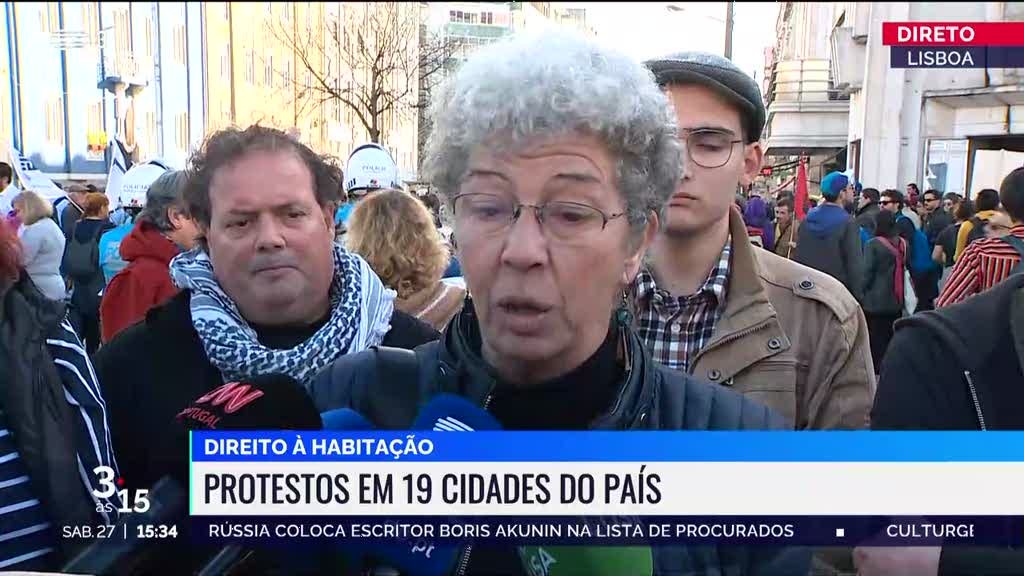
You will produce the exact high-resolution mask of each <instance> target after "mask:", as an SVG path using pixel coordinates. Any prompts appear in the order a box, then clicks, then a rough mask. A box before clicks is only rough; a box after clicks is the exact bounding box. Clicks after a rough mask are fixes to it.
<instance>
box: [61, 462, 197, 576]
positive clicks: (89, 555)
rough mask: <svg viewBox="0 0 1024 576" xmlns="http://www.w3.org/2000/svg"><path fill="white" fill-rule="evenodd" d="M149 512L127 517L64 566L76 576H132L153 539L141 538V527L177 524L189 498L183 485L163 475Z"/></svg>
mask: <svg viewBox="0 0 1024 576" xmlns="http://www.w3.org/2000/svg"><path fill="white" fill-rule="evenodd" d="M148 498H149V509H148V510H146V511H145V512H133V513H131V514H124V515H122V516H121V519H120V520H119V521H118V522H117V524H115V525H114V531H113V533H112V535H111V537H110V538H104V539H102V540H97V541H96V542H94V543H92V544H91V545H90V546H89V547H88V548H86V549H85V550H82V552H81V553H79V554H78V556H76V557H75V558H74V559H72V560H71V561H70V562H68V563H67V564H65V565H64V567H63V568H62V569H61V572H64V573H73V574H131V573H133V572H134V571H135V570H136V569H137V568H138V567H139V565H140V564H142V563H143V561H145V560H146V554H145V549H146V548H150V550H152V547H151V546H150V545H151V544H152V543H153V540H148V539H144V538H140V537H139V529H140V528H141V527H142V526H159V525H161V524H164V525H168V524H175V523H176V522H177V521H178V520H180V519H181V517H182V516H183V515H184V514H185V505H186V500H187V495H186V493H185V490H183V489H182V487H181V484H179V483H178V482H177V481H176V480H174V479H172V478H171V477H169V476H164V477H163V478H161V479H160V480H159V481H157V483H156V484H154V485H153V488H152V489H151V490H150V491H149V494H148Z"/></svg>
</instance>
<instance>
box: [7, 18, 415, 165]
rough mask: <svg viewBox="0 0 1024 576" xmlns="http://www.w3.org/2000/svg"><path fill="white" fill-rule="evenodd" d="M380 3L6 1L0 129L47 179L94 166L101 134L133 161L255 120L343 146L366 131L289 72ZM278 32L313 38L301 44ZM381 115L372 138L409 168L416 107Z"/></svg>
mask: <svg viewBox="0 0 1024 576" xmlns="http://www.w3.org/2000/svg"><path fill="white" fill-rule="evenodd" d="M385 5H387V6H394V5H398V3H387V4H385V3H377V4H365V3H353V2H329V3H323V2H290V3H284V2H40V3H27V2H5V3H4V6H3V13H2V16H3V18H4V25H3V26H2V27H0V47H2V49H4V50H5V52H6V54H7V58H3V59H0V137H2V138H4V139H5V140H6V141H7V142H9V143H10V144H12V145H13V146H14V147H15V148H17V149H18V150H19V151H20V152H21V153H22V154H23V155H24V156H25V157H27V158H29V159H30V160H32V162H33V163H34V164H35V165H36V167H38V168H39V169H41V170H42V171H44V172H45V173H47V174H48V175H50V176H51V177H52V178H53V179H55V180H58V181H61V180H92V181H102V180H104V179H105V176H106V173H107V170H108V162H109V158H106V157H105V155H106V144H107V141H108V139H109V138H111V137H117V138H119V139H120V140H121V141H122V142H123V143H125V145H126V147H127V148H128V150H129V152H130V153H131V154H132V155H133V157H134V159H135V160H136V161H143V160H146V159H149V158H160V159H162V160H163V161H165V162H166V163H168V164H169V165H171V166H173V167H176V168H183V167H184V166H185V163H186V161H187V158H188V157H189V155H190V154H191V153H192V152H193V151H195V150H196V149H197V147H198V146H199V145H200V144H201V143H202V141H203V139H204V138H205V136H206V135H207V134H209V133H211V132H212V131H215V130H217V129H220V128H223V127H226V126H242V127H244V126H248V125H250V124H254V123H260V124H263V125H267V126H274V127H277V128H281V129H283V130H287V131H289V132H290V133H292V134H294V135H296V137H298V138H299V139H300V140H301V141H303V142H305V143H306V144H308V145H309V146H311V147H312V148H313V149H314V150H316V151H318V152H320V153H326V154H331V155H334V156H337V157H340V158H341V159H342V160H344V158H346V157H347V155H348V154H349V153H350V151H351V150H352V149H354V148H355V147H356V146H358V145H360V144H363V143H365V142H367V141H369V136H368V133H367V131H366V130H365V129H364V128H363V126H362V125H361V124H360V123H359V122H358V121H356V119H355V118H353V115H352V112H351V110H347V109H346V107H345V106H343V105H340V104H338V103H337V102H331V101H328V102H326V103H323V104H321V103H320V102H319V100H320V99H319V98H317V97H316V95H314V94H313V93H312V92H310V91H306V90H302V89H301V87H300V86H299V85H297V83H296V82H294V81H293V80H294V79H296V78H300V75H303V76H306V78H301V79H302V80H309V81H310V82H312V80H311V79H309V78H308V76H309V71H308V70H307V69H306V66H305V65H304V64H303V61H309V62H312V65H313V66H314V67H322V68H315V69H328V68H330V66H334V67H337V66H338V61H337V59H332V58H331V56H330V54H331V50H332V46H333V47H336V38H337V39H338V40H337V41H340V39H341V38H342V37H344V36H346V35H347V33H348V31H350V30H352V29H353V27H356V26H359V25H360V24H361V22H363V21H365V19H366V14H365V13H366V12H367V11H368V10H374V9H377V8H378V7H384V6H385ZM411 6H413V7H414V10H417V11H418V9H419V7H418V5H416V4H412V5H411ZM400 9H401V10H409V8H405V7H401V8H400ZM411 17H412V18H418V17H419V16H418V12H414V13H413V14H412V16H411ZM289 39H292V40H295V39H298V40H300V41H301V42H303V43H306V44H307V45H318V46H321V47H323V49H320V50H319V51H318V52H319V53H320V55H319V56H317V57H313V56H311V54H309V53H307V54H305V55H300V54H299V53H298V52H297V50H296V49H295V47H294V46H293V45H291V44H290V43H289V41H288V40H289ZM409 49H410V50H416V49H418V44H417V43H415V42H413V43H412V44H410V45H409ZM333 74H335V75H337V74H338V70H337V69H336V68H335V69H334V71H333ZM308 83H309V82H307V84H308ZM387 116H388V117H386V118H382V124H383V126H382V130H381V136H380V137H381V141H382V142H381V143H382V144H383V145H385V146H386V147H388V148H389V149H390V150H391V153H392V155H393V156H394V157H395V160H396V161H397V162H398V163H399V166H400V168H401V170H402V171H403V173H405V174H407V175H408V177H410V178H414V176H415V168H416V158H417V155H418V140H417V137H416V134H417V121H418V119H417V117H416V114H414V113H407V114H399V113H395V114H390V115H387Z"/></svg>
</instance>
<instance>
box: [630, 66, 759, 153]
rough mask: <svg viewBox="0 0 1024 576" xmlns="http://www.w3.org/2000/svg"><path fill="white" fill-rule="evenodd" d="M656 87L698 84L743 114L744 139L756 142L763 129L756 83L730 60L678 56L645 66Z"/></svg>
mask: <svg viewBox="0 0 1024 576" xmlns="http://www.w3.org/2000/svg"><path fill="white" fill-rule="evenodd" d="M644 66H646V67H647V68H648V69H649V70H650V71H651V72H653V73H654V77H655V79H656V80H657V81H658V84H659V85H661V86H665V85H668V84H676V83H678V84H700V85H701V86H707V87H708V88H711V89H712V90H715V91H716V92H718V93H720V94H722V95H723V96H725V97H726V98H728V99H729V100H731V101H732V102H734V103H735V104H736V105H737V106H738V107H739V108H740V111H741V112H742V118H743V128H744V130H746V132H747V139H748V140H749V141H750V142H756V141H757V140H760V138H761V131H762V130H763V129H764V122H765V115H766V113H765V109H764V101H763V100H762V99H761V89H760V88H758V87H757V82H754V79H753V78H751V77H750V76H748V75H747V74H745V73H744V72H743V71H742V70H740V69H739V68H737V67H736V65H735V64H733V63H732V61H731V60H728V59H726V58H723V57H721V56H718V55H717V54H709V53H707V52H680V53H678V54H671V55H668V56H664V57H662V58H655V59H653V60H648V61H646V62H644Z"/></svg>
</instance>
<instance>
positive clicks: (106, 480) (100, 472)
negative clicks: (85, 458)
mask: <svg viewBox="0 0 1024 576" xmlns="http://www.w3.org/2000/svg"><path fill="white" fill-rule="evenodd" d="M92 472H93V474H96V475H97V476H98V477H99V484H100V487H99V489H98V490H93V491H92V495H93V496H95V497H96V498H99V499H101V500H106V499H108V498H110V497H112V496H115V495H116V496H117V502H118V503H119V504H120V506H118V507H117V512H118V513H120V514H128V513H131V512H145V511H147V510H149V490H146V489H140V490H135V491H134V492H135V494H134V495H133V494H132V490H128V489H122V490H118V488H117V482H116V480H120V479H119V478H117V479H116V480H115V475H114V469H113V468H111V467H110V466H97V467H95V468H93V470H92ZM96 511H97V512H108V513H109V512H114V505H113V504H111V503H110V502H97V503H96Z"/></svg>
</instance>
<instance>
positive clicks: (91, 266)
mask: <svg viewBox="0 0 1024 576" xmlns="http://www.w3.org/2000/svg"><path fill="white" fill-rule="evenodd" d="M80 222H81V220H79V223H80ZM75 230H76V231H77V230H78V224H77V223H76V224H75ZM102 233H103V227H102V226H99V227H97V229H96V233H95V234H94V235H93V236H92V237H91V238H90V239H89V240H88V241H86V242H80V241H79V240H78V235H77V234H75V233H74V232H72V234H71V242H70V243H69V244H68V247H67V252H65V253H64V272H65V273H66V274H67V275H68V276H70V277H71V278H72V279H75V280H79V281H82V282H87V281H89V280H91V279H92V278H93V277H94V276H96V274H97V273H98V272H99V271H100V235H101V234H102Z"/></svg>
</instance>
